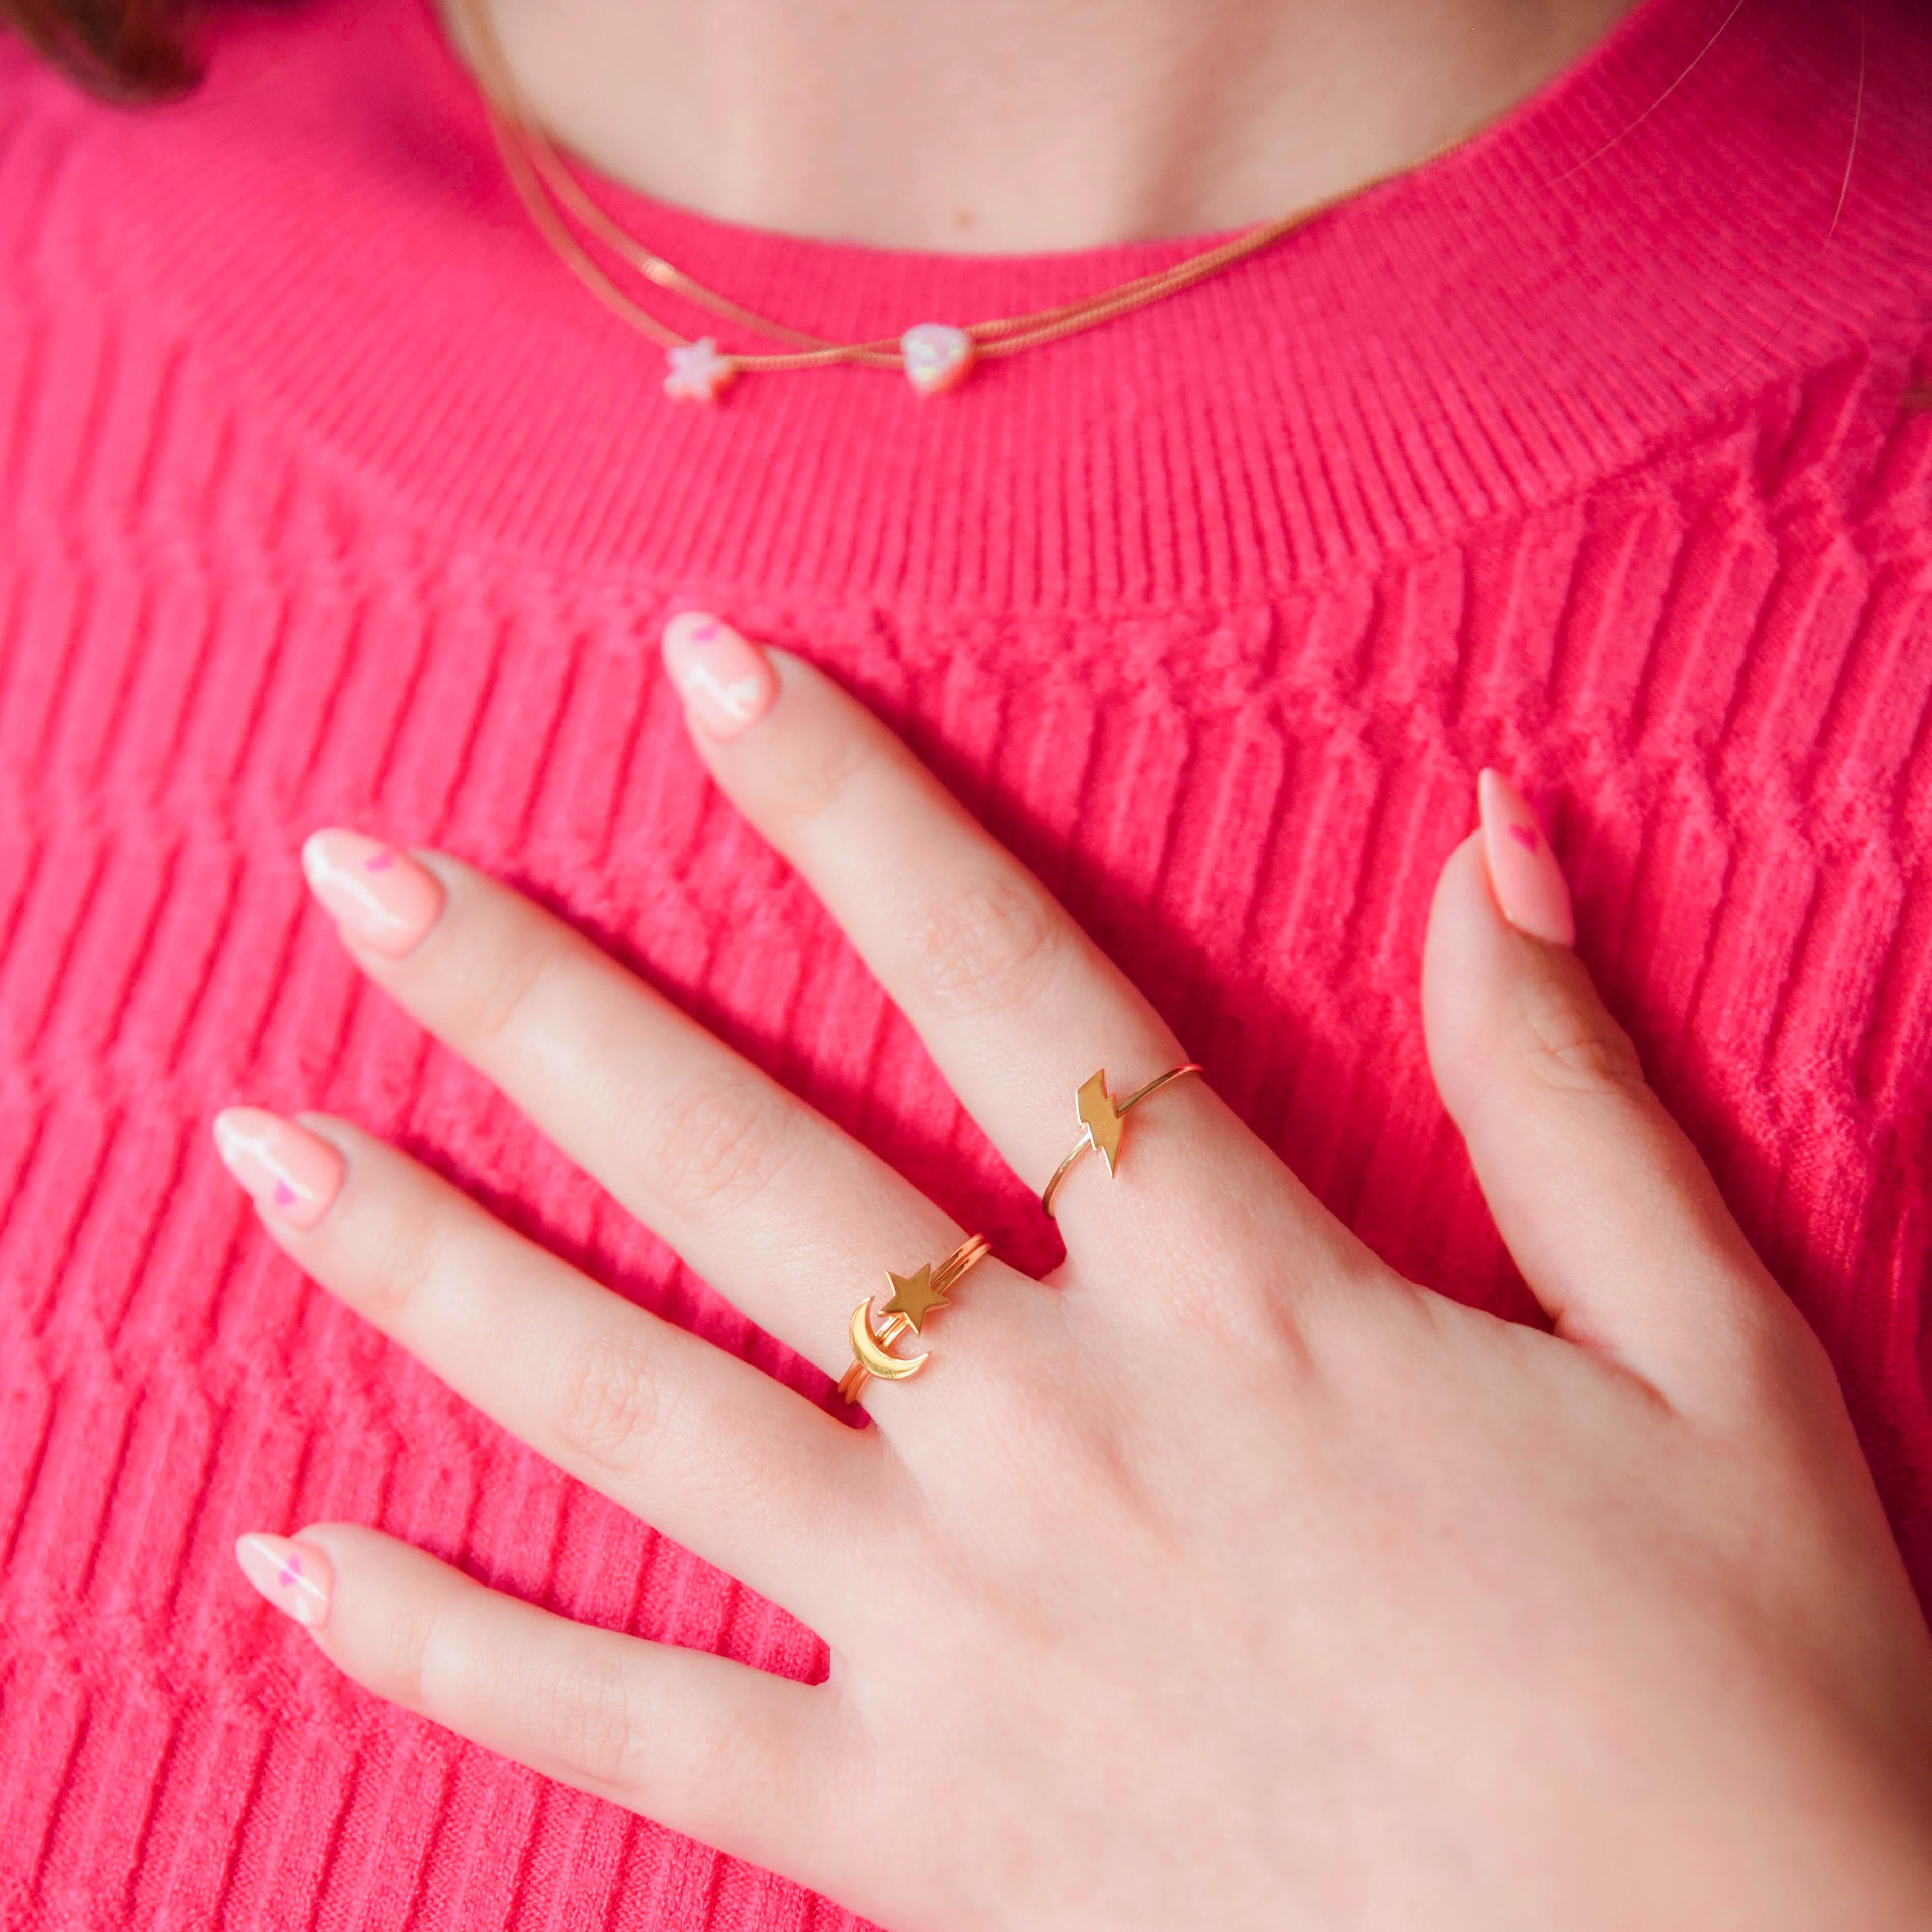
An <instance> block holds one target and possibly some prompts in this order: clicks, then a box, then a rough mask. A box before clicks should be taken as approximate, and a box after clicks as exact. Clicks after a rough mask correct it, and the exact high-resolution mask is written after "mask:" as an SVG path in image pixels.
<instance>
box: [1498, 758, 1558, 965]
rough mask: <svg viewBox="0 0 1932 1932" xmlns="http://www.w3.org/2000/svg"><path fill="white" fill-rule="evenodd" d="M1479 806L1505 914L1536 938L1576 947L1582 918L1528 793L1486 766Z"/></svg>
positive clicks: (1513, 923) (1512, 923) (1499, 898)
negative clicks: (1575, 911) (1525, 795)
mask: <svg viewBox="0 0 1932 1932" xmlns="http://www.w3.org/2000/svg"><path fill="white" fill-rule="evenodd" d="M1476 810H1477V812H1478V815H1479V816H1480V817H1481V820H1482V821H1483V851H1484V856H1486V857H1487V859H1488V860H1489V865H1490V889H1491V890H1492V891H1493V892H1495V894H1496V904H1498V905H1499V906H1501V907H1502V912H1503V916H1504V918H1505V919H1508V921H1509V922H1510V923H1511V925H1512V926H1515V927H1516V928H1517V929H1518V930H1519V931H1520V932H1526V933H1528V934H1529V935H1530V936H1531V937H1532V938H1535V939H1547V940H1548V941H1550V942H1551V944H1553V945H1556V946H1574V945H1575V944H1576V943H1577V919H1576V915H1575V913H1574V912H1573V911H1572V910H1571V904H1570V888H1569V887H1568V886H1567V885H1566V884H1565V883H1564V880H1563V868H1562V867H1561V866H1560V865H1558V864H1557V862H1556V853H1554V852H1553V851H1552V850H1550V841H1549V840H1548V838H1546V837H1545V836H1544V832H1543V828H1542V827H1541V826H1540V825H1538V823H1537V822H1536V814H1535V813H1534V812H1533V811H1531V810H1530V808H1529V805H1528V803H1527V802H1526V800H1525V799H1524V798H1523V793H1521V792H1520V791H1518V790H1517V788H1516V787H1515V786H1514V785H1513V784H1511V783H1510V781H1509V780H1508V778H1505V777H1504V776H1503V775H1502V772H1497V771H1492V770H1490V769H1489V768H1488V767H1487V766H1484V769H1482V770H1481V772H1478V773H1477V775H1476Z"/></svg>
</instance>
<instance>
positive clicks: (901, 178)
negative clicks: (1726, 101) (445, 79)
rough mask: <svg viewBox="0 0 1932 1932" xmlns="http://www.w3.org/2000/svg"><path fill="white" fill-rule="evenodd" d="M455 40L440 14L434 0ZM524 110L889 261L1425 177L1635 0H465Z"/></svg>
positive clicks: (1220, 219) (1049, 239)
mask: <svg viewBox="0 0 1932 1932" xmlns="http://www.w3.org/2000/svg"><path fill="white" fill-rule="evenodd" d="M437 4H438V5H439V6H440V9H441V10H442V12H443V15H444V17H445V19H446V22H447V23H448V24H449V31H450V34H451V37H452V40H454V41H455V43H456V45H457V46H458V49H459V50H462V49H466V47H467V46H468V41H467V37H466V34H465V32H464V31H463V28H462V26H461V24H460V23H461V17H462V15H463V4H462V0H437ZM484 4H486V5H487V7H488V8H489V17H490V20H491V22H492V23H493V26H494V28H495V34H496V39H497V40H498V41H499V43H500V44H501V45H502V47H503V49H504V52H505V57H506V58H507V60H508V65H509V68H510V71H511V74H512V76H513V77H514V79H515V81H516V83H517V89H518V90H519V92H520V93H521V94H522V95H523V98H525V99H526V101H527V102H528V103H529V105H530V107H531V108H532V110H533V111H534V112H535V115H536V118H538V120H539V121H541V122H542V123H543V124H544V125H545V126H546V127H548V128H549V129H550V130H551V131H552V132H553V133H554V134H555V135H556V136H558V137H559V139H562V141H564V142H565V143H566V144H567V145H569V146H570V147H571V148H574V149H575V150H576V151H577V152H578V153H579V154H581V155H582V156H583V157H584V158H586V160H589V161H590V162H592V163H593V164H594V165H595V166H596V167H598V169H601V171H602V172H604V173H605V174H607V175H610V177H611V178H613V179H614V180H616V181H622V182H624V183H626V184H628V185H630V186H631V187H637V188H640V189H643V190H645V191H646V192H647V193H652V194H655V195H657V196H661V197H662V198H664V199H667V200H670V201H673V202H677V203H679V204H680V205H683V206H685V207H688V208H695V209H697V210H698V211H700V212H702V213H704V214H710V215H714V216H718V217H723V218H724V219H727V220H734V221H739V222H745V223H750V224H751V225H753V226H759V227H766V228H775V229H782V230H784V231H785V232H787V233H793V234H798V235H806V236H817V237H821V238H826V239H836V240H843V241H849V242H868V243H871V244H873V245H876V246H879V247H883V248H931V249H938V250H943V251H948V252H953V253H961V254H969V253H970V254H978V253H1002V252H1011V251H1034V250H1041V249H1055V248H1090V247H1095V246H1098V245H1101V244H1103V243H1107V242H1125V241H1140V240H1151V239H1158V238H1161V237H1165V236H1181V235H1193V234H1197V233H1212V232H1216V231H1219V230H1220V229H1228V228H1235V227H1240V226H1246V225H1247V224H1248V223H1251V222H1258V221H1262V220H1271V219H1273V218H1274V217H1278V216H1280V215H1284V214H1289V213H1292V212H1294V211H1296V210H1298V209H1301V208H1309V207H1312V206H1313V205H1316V203H1317V202H1322V201H1324V200H1326V199H1328V198H1330V197H1331V196H1334V195H1337V194H1340V193H1343V192H1344V191H1345V190H1348V189H1350V188H1352V187H1358V186H1359V185H1360V184H1361V183H1363V182H1364V181H1370V180H1371V179H1373V178H1375V177H1376V176H1377V175H1381V174H1383V173H1385V172H1388V171H1390V170H1391V169H1397V168H1401V167H1406V166H1409V165H1410V164H1412V163H1414V162H1416V161H1418V160H1421V158H1422V157H1424V156H1425V155H1426V154H1429V153H1430V151H1432V150H1433V149H1434V148H1437V147H1439V146H1440V145H1442V143H1444V142H1447V141H1450V140H1451V139H1456V138H1457V137H1459V136H1461V135H1463V134H1464V133H1467V132H1469V130H1471V129H1472V128H1474V127H1476V126H1478V124H1481V123H1482V122H1484V121H1487V120H1488V119H1490V118H1491V117H1493V115H1497V114H1499V113H1502V111H1504V110H1506V109H1507V108H1508V107H1511V105H1512V104H1514V103H1515V102H1517V101H1520V100H1521V99H1522V98H1523V97H1524V96H1525V95H1527V94H1529V93H1530V92H1532V90H1534V89H1536V88H1538V87H1540V86H1542V85H1543V83H1544V82H1546V81H1547V80H1550V79H1551V78H1552V77H1553V76H1554V75H1556V74H1558V73H1559V72H1560V71H1562V69H1563V68H1565V67H1567V66H1568V65H1570V63H1571V62H1573V61H1574V60H1575V59H1576V58H1577V57H1578V56H1579V55H1580V54H1582V53H1583V52H1584V51H1585V50H1586V49H1587V48H1589V46H1592V44H1593V43H1595V41H1596V40H1598V39H1600V38H1601V37H1602V35H1603V34H1604V32H1605V31H1606V30H1607V28H1609V27H1610V26H1611V24H1612V23H1613V22H1614V21H1616V20H1617V19H1618V18H1619V17H1620V16H1621V15H1622V13H1625V11H1626V10H1628V7H1629V6H1630V5H1631V0H1053V3H1052V5H1045V4H1042V0H946V4H944V5H937V4H928V5H918V4H911V3H910V0H704V4H703V5H701V6H693V5H689V4H688V0H484Z"/></svg>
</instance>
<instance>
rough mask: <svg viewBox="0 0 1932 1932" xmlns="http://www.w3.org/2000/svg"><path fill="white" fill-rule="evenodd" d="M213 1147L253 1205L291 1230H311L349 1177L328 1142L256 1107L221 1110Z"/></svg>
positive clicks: (336, 1153) (346, 1164)
mask: <svg viewBox="0 0 1932 1932" xmlns="http://www.w3.org/2000/svg"><path fill="white" fill-rule="evenodd" d="M214 1148H215V1151H216V1152H217V1154H220V1157H221V1163H222V1165H223V1166H224V1167H226V1169H227V1170H228V1172H229V1173H230V1174H232V1175H234V1177H235V1178H236V1180H237V1181H239V1182H240V1183H241V1184H242V1187H243V1188H244V1189H245V1190H246V1191H247V1192H248V1195H249V1197H250V1198H251V1199H252V1200H253V1201H254V1203H255V1205H257V1207H259V1208H265V1209H266V1211H268V1212H269V1214H272V1215H274V1216H275V1218H276V1220H278V1221H286V1222H287V1223H288V1225H289V1226H290V1227H291V1228H313V1227H314V1226H315V1224H316V1223H317V1222H318V1221H320V1220H321V1219H322V1217H323V1215H325V1214H327V1213H328V1212H329V1203H330V1202H332V1201H333V1200H334V1199H335V1197H336V1196H337V1195H338V1194H339V1193H341V1191H342V1183H343V1179H344V1176H345V1175H347V1173H348V1172H349V1164H348V1163H347V1161H345V1160H344V1159H343V1158H342V1157H341V1154H338V1152H337V1151H335V1148H332V1147H331V1146H330V1145H329V1143H328V1142H326V1140H323V1139H321V1138H320V1136H317V1135H314V1134H312V1133H310V1132H309V1130H308V1129H307V1128H306V1127H297V1126H296V1124H295V1123H294V1122H293V1121H284V1120H283V1119H281V1118H280V1117H279V1116H278V1115H275V1114H271V1113H269V1112H266V1110H265V1109H262V1108H260V1107H224V1108H223V1109H222V1111H221V1112H220V1113H218V1114H217V1115H215V1117H214Z"/></svg>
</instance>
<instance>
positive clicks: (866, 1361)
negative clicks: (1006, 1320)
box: [838, 1235, 992, 1402]
mask: <svg viewBox="0 0 1932 1932" xmlns="http://www.w3.org/2000/svg"><path fill="white" fill-rule="evenodd" d="M991 1253H992V1248H991V1247H989V1245H988V1244H987V1241H986V1237H985V1236H984V1235H968V1236H967V1237H966V1238H965V1240H964V1241H962V1242H961V1243H960V1244H959V1247H956V1248H955V1249H954V1250H953V1252H952V1253H950V1255H948V1256H947V1257H946V1259H945V1260H944V1261H943V1262H938V1263H937V1264H935V1263H933V1262H928V1263H927V1264H926V1266H925V1267H924V1268H921V1269H920V1270H919V1272H918V1273H917V1274H912V1275H904V1276H901V1275H895V1274H892V1272H891V1271H890V1270H888V1271H886V1283H887V1285H888V1286H889V1288H890V1289H891V1291H892V1292H891V1295H890V1298H889V1300H888V1301H886V1305H885V1307H884V1308H883V1309H882V1310H880V1313H882V1314H883V1316H885V1318H886V1322H885V1326H884V1327H883V1328H878V1329H874V1328H873V1326H872V1303H873V1301H874V1299H875V1298H874V1297H873V1296H871V1295H867V1296H866V1298H865V1300H864V1301H862V1302H860V1303H859V1305H858V1307H856V1308H855V1309H853V1311H852V1321H851V1328H850V1334H851V1337H852V1366H851V1367H850V1368H849V1369H847V1370H846V1371H845V1373H844V1376H843V1378H842V1379H841V1380H840V1382H839V1384H838V1393H839V1394H841V1395H842V1396H843V1397H844V1398H845V1400H847V1402H856V1401H857V1400H859V1391H860V1390H861V1389H862V1388H864V1387H865V1385H866V1383H867V1382H869V1381H870V1380H871V1379H872V1377H873V1376H883V1378H884V1379H886V1381H888V1382H904V1380H905V1379H906V1378H907V1376H916V1375H917V1374H918V1373H919V1370H921V1369H922V1368H924V1367H925V1366H926V1360H927V1358H926V1357H925V1356H924V1355H894V1354H893V1353H892V1344H893V1343H895V1342H896V1341H897V1340H898V1339H899V1337H901V1335H903V1334H904V1333H905V1332H906V1331H907V1329H908V1328H910V1329H912V1330H913V1331H918V1330H919V1329H920V1328H922V1327H923V1326H924V1325H925V1322H926V1317H927V1316H929V1315H930V1314H931V1313H932V1312H933V1310H935V1309H938V1308H944V1307H947V1306H949V1304H948V1302H947V1295H948V1293H949V1292H950V1290H951V1289H952V1288H953V1285H954V1283H956V1282H957V1281H958V1280H959V1278H960V1277H961V1276H962V1275H963V1274H965V1272H966V1271H967V1270H968V1268H972V1267H974V1265H976V1264H977V1263H978V1262H983V1261H984V1260H985V1259H986V1257H987V1256H989V1254H991Z"/></svg>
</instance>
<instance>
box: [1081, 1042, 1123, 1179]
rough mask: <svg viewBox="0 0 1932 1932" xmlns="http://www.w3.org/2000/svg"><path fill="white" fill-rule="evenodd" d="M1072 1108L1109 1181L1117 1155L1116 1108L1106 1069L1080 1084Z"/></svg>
mask: <svg viewBox="0 0 1932 1932" xmlns="http://www.w3.org/2000/svg"><path fill="white" fill-rule="evenodd" d="M1074 1106H1075V1107H1076V1109H1077V1111H1078V1112H1079V1115H1080V1124H1081V1125H1082V1127H1085V1129H1086V1130H1087V1138H1088V1139H1089V1140H1090V1141H1091V1142H1093V1143H1094V1146H1095V1147H1097V1148H1099V1149H1100V1158H1101V1159H1102V1160H1104V1161H1105V1162H1106V1163H1107V1173H1108V1175H1109V1178H1112V1175H1113V1172H1114V1163H1115V1160H1118V1158H1119V1156H1120V1152H1121V1109H1119V1107H1118V1106H1116V1105H1115V1100H1114V1097H1113V1095H1112V1094H1109V1092H1108V1091H1107V1070H1106V1068H1105V1067H1102V1068H1101V1070H1100V1072H1099V1073H1097V1074H1095V1075H1094V1077H1093V1079H1091V1080H1088V1081H1085V1082H1082V1085H1081V1088H1080V1091H1079V1094H1078V1095H1077V1096H1076V1097H1075V1100H1074Z"/></svg>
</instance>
